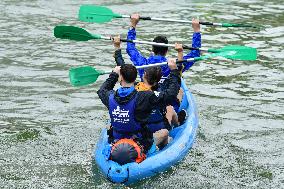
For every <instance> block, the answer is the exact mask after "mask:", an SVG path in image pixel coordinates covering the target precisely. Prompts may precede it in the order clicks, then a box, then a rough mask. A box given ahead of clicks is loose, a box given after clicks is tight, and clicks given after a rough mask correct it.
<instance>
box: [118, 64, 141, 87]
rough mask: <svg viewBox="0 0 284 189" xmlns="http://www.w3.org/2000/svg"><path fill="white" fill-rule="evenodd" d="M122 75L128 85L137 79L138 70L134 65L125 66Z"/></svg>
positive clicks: (121, 70) (122, 67) (122, 68)
mask: <svg viewBox="0 0 284 189" xmlns="http://www.w3.org/2000/svg"><path fill="white" fill-rule="evenodd" d="M120 74H121V76H122V77H123V79H124V80H125V81H126V82H127V83H133V82H134V81H135V80H136V77H137V69H136V67H135V66H133V65H132V64H123V65H122V66H121V68H120Z"/></svg>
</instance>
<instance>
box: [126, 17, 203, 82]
mask: <svg viewBox="0 0 284 189" xmlns="http://www.w3.org/2000/svg"><path fill="white" fill-rule="evenodd" d="M138 22H139V14H132V15H131V19H130V29H129V31H128V34H127V39H129V40H135V39H136V26H137V24H138ZM192 28H193V31H194V33H193V36H192V47H195V48H200V47H201V33H200V24H199V20H197V19H192ZM153 42H157V43H168V40H167V38H166V37H165V36H156V37H155V38H154V40H153ZM152 50H153V53H154V54H153V55H151V56H150V57H148V58H146V57H144V56H143V55H142V54H141V53H140V52H139V51H138V50H137V48H136V46H135V43H129V42H128V43H127V48H126V52H127V54H128V55H129V56H130V60H131V61H132V62H133V64H134V65H135V66H141V65H146V64H154V63H159V62H166V61H167V58H166V55H167V52H168V47H159V46H153V48H152ZM199 56H200V51H199V50H191V51H190V52H189V53H188V54H186V55H185V56H184V57H183V59H188V58H193V57H199ZM193 64H194V62H187V63H184V64H183V69H182V71H186V70H188V69H189V68H190V67H191V66H192V65H193ZM161 68H162V73H163V77H164V78H165V77H167V76H168V75H169V73H170V69H169V68H168V66H167V65H166V66H162V67H161ZM143 74H144V70H139V75H140V78H141V80H143Z"/></svg>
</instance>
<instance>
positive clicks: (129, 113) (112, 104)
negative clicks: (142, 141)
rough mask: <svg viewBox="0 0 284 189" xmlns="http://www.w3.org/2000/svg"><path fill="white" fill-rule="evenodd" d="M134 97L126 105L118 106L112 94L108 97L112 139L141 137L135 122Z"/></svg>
mask: <svg viewBox="0 0 284 189" xmlns="http://www.w3.org/2000/svg"><path fill="white" fill-rule="evenodd" d="M135 102H136V95H135V96H134V97H133V98H132V99H131V100H130V101H129V102H127V103H126V104H118V103H117V102H116V100H115V99H114V94H110V96H109V115H110V119H111V125H112V127H113V137H114V139H122V138H132V137H133V136H134V135H137V137H141V136H142V135H141V129H142V128H141V124H140V123H138V122H137V121H135V115H134V111H135V104H136V103H135Z"/></svg>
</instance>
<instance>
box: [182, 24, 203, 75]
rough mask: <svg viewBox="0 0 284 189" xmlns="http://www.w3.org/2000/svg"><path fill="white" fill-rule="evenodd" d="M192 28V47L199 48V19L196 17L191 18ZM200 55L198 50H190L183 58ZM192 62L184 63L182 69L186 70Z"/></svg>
mask: <svg viewBox="0 0 284 189" xmlns="http://www.w3.org/2000/svg"><path fill="white" fill-rule="evenodd" d="M192 28H193V31H194V33H193V35H192V47H195V48H200V47H201V33H200V24H199V20H197V19H192ZM199 56H200V51H199V50H191V51H189V53H188V54H187V55H185V56H184V57H183V59H188V58H194V57H199ZM193 64H194V62H187V63H184V64H183V65H184V69H183V71H186V70H188V69H189V68H190V67H191V66H192V65H193Z"/></svg>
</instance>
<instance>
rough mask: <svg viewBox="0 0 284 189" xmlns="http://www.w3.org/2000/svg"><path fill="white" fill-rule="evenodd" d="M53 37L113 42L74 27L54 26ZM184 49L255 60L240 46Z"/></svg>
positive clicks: (250, 50) (253, 53)
mask: <svg viewBox="0 0 284 189" xmlns="http://www.w3.org/2000/svg"><path fill="white" fill-rule="evenodd" d="M54 36H55V37H56V38H60V39H69V40H75V41H88V40H91V39H105V40H113V38H112V37H106V36H102V35H98V34H91V33H89V32H87V31H86V30H85V29H83V28H79V27H75V26H56V27H55V28H54ZM120 41H122V42H130V43H139V44H147V45H155V46H165V47H175V45H174V44H165V43H155V42H149V41H139V40H128V39H120ZM183 48H184V49H191V50H201V51H207V52H213V53H220V52H227V51H236V52H237V54H238V56H237V57H238V58H237V59H233V60H256V56H257V51H256V49H255V48H252V47H246V46H240V45H230V46H225V47H223V48H220V49H207V48H193V47H190V46H188V45H183Z"/></svg>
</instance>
